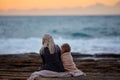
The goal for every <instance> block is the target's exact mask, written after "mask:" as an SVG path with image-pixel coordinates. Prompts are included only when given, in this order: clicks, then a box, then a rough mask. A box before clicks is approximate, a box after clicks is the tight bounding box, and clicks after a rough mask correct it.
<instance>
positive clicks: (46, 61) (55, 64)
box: [40, 45, 64, 72]
mask: <svg viewBox="0 0 120 80" xmlns="http://www.w3.org/2000/svg"><path fill="white" fill-rule="evenodd" d="M55 48H56V51H55V53H53V54H50V51H49V48H48V47H44V49H43V50H42V51H41V53H40V54H41V58H42V60H43V67H42V69H43V70H51V71H56V72H64V67H63V64H62V61H61V51H60V48H59V47H58V46H57V45H55Z"/></svg>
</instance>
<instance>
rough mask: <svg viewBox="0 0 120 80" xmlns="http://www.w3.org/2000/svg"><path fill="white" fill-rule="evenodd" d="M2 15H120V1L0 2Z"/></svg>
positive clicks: (18, 0)
mask: <svg viewBox="0 0 120 80" xmlns="http://www.w3.org/2000/svg"><path fill="white" fill-rule="evenodd" d="M0 15H120V0H0Z"/></svg>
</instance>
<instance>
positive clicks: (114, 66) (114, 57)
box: [0, 52, 120, 80]
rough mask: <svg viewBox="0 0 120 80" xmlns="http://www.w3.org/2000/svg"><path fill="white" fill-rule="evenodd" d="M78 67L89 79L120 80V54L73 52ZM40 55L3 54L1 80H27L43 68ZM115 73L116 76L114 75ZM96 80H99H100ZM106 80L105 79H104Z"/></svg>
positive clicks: (0, 70)
mask: <svg viewBox="0 0 120 80" xmlns="http://www.w3.org/2000/svg"><path fill="white" fill-rule="evenodd" d="M72 56H73V59H74V61H75V63H76V66H77V67H78V68H79V69H80V70H82V71H83V72H85V73H86V74H87V75H88V76H89V77H92V76H97V77H103V78H104V75H106V76H108V78H110V77H112V78H111V79H109V80H117V79H116V78H119V79H120V77H119V76H120V69H119V67H120V54H111V53H110V54H95V55H90V54H80V53H78V52H72ZM41 62H42V61H41V59H40V56H39V54H38V53H34V52H31V53H22V54H1V55H0V80H7V79H8V80H17V79H19V80H26V79H27V78H28V77H29V76H30V74H31V73H32V72H34V71H38V70H39V69H40V66H41ZM113 73H114V74H113ZM97 77H96V79H94V80H99V79H97ZM102 80H104V79H102Z"/></svg>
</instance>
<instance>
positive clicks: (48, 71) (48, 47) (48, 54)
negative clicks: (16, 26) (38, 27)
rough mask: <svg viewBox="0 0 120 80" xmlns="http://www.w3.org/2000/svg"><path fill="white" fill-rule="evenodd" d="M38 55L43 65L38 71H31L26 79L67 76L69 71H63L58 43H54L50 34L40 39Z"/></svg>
mask: <svg viewBox="0 0 120 80" xmlns="http://www.w3.org/2000/svg"><path fill="white" fill-rule="evenodd" d="M40 55H41V58H42V61H43V65H42V68H41V70H40V71H36V72H34V73H32V75H31V76H30V77H29V78H28V80H34V79H35V78H36V77H39V76H42V77H69V76H71V75H70V74H69V73H67V72H64V67H63V64H62V61H61V51H60V48H59V46H58V45H55V43H54V41H53V38H52V36H50V35H49V34H45V35H44V36H43V39H42V48H41V49H40Z"/></svg>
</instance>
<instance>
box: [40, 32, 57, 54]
mask: <svg viewBox="0 0 120 80" xmlns="http://www.w3.org/2000/svg"><path fill="white" fill-rule="evenodd" d="M42 45H43V47H48V48H49V50H50V53H51V54H52V53H54V52H55V43H54V40H53V38H52V36H51V35H49V34H45V35H44V36H43V38H42Z"/></svg>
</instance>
